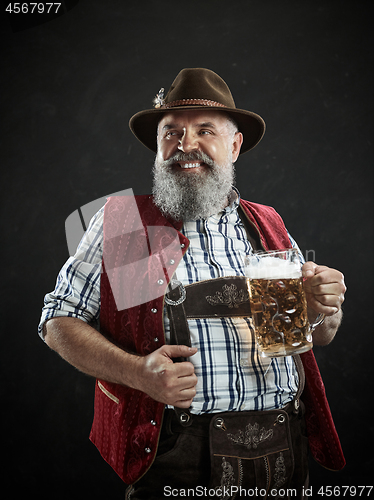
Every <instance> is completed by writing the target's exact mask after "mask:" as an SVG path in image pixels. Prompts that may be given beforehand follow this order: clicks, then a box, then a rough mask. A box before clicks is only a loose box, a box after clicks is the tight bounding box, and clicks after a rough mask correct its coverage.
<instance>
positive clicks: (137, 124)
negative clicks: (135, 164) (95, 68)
mask: <svg viewBox="0 0 374 500" xmlns="http://www.w3.org/2000/svg"><path fill="white" fill-rule="evenodd" d="M188 109H197V110H200V111H202V110H204V111H221V112H225V113H227V114H228V115H230V116H231V118H232V119H233V120H234V121H235V122H236V124H237V125H238V129H239V132H241V133H242V134H243V144H242V147H241V150H240V154H243V153H246V152H247V151H249V150H251V149H253V148H254V147H255V146H256V145H257V144H258V143H259V142H260V141H261V139H262V137H263V135H264V133H265V128H266V127H265V122H264V120H263V119H262V118H261V116H259V115H257V114H256V113H252V112H251V111H246V110H244V109H237V108H222V107H218V106H217V107H215V106H209V107H204V106H175V107H173V108H162V109H148V110H144V111H139V112H138V113H136V114H135V115H133V116H132V117H131V118H130V121H129V126H130V130H131V131H132V133H133V134H134V135H135V137H136V138H137V139H138V140H139V141H140V142H141V143H142V144H144V146H146V147H147V148H148V149H150V150H151V151H153V152H154V153H156V152H157V126H158V123H159V121H160V120H161V118H162V116H163V115H164V114H165V113H173V112H175V111H184V110H188Z"/></svg>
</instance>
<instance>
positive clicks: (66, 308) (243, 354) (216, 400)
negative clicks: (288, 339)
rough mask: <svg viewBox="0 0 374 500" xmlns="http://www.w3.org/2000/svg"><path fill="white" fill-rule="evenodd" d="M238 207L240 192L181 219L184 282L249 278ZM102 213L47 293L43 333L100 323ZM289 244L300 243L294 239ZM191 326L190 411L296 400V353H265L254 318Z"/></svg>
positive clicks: (259, 407) (167, 329)
mask: <svg viewBox="0 0 374 500" xmlns="http://www.w3.org/2000/svg"><path fill="white" fill-rule="evenodd" d="M238 204H239V196H238V197H237V199H236V200H235V201H234V202H233V203H232V204H231V205H230V206H229V207H227V208H226V209H225V210H224V211H222V212H220V213H219V214H216V215H213V216H211V217H209V218H208V219H206V220H205V219H204V220H197V221H186V222H185V223H184V225H183V228H182V232H183V233H184V235H185V236H186V237H187V238H188V239H189V240H190V245H189V248H188V250H187V252H186V254H185V255H184V258H183V259H182V261H181V262H180V264H179V266H178V268H177V272H176V275H177V276H176V278H177V279H178V280H179V281H181V282H182V283H183V284H184V285H188V284H191V283H194V282H196V281H201V280H206V279H212V278H218V277H222V276H233V275H243V276H244V257H245V255H246V254H248V253H250V252H251V251H252V248H251V245H250V243H249V242H248V240H247V236H246V231H245V228H244V225H243V223H242V221H241V219H240V217H239V215H238V212H237V207H238ZM103 215H104V209H103V208H102V209H101V210H100V211H99V212H98V213H97V214H96V215H95V216H94V217H93V219H92V220H91V223H90V225H89V228H88V230H87V231H86V233H85V235H84V236H83V238H82V241H81V242H80V244H79V246H78V249H77V252H76V254H75V255H74V257H70V258H69V259H68V260H67V262H66V263H65V265H64V266H63V268H62V269H61V271H60V273H59V275H58V278H57V283H56V287H55V290H54V291H53V292H51V293H49V294H47V295H46V296H45V299H44V308H43V311H42V317H41V321H40V325H39V334H40V336H41V337H42V336H43V324H44V322H45V321H46V320H48V319H50V318H52V317H56V316H73V317H77V318H80V319H82V320H84V321H86V322H90V323H95V322H97V323H98V322H99V316H100V273H101V260H102V246H103V245H102V244H103ZM290 241H291V244H292V246H294V247H296V248H297V245H296V243H295V241H294V240H293V239H292V238H291V236H290ZM299 253H300V252H299ZM300 256H301V258H302V255H301V253H300ZM174 277H175V276H174ZM164 318H165V335H166V339H167V341H168V340H169V333H170V327H169V320H168V318H167V315H166V314H165V315H164ZM188 323H189V327H190V332H191V343H192V346H194V347H197V348H198V352H197V354H195V355H194V356H193V357H191V358H190V361H191V362H192V363H193V364H194V367H195V373H196V376H197V378H198V383H197V386H196V389H197V394H196V396H195V398H194V400H193V406H192V409H191V411H192V412H193V413H203V412H219V411H230V410H237V411H240V410H270V409H273V408H280V407H283V406H284V405H285V404H287V403H288V402H289V401H291V400H292V399H293V397H294V395H295V394H296V392H297V387H298V375H297V370H296V367H295V364H294V362H293V359H292V357H284V358H262V357H260V356H259V353H258V349H257V347H256V342H255V339H254V331H253V324H252V319H251V318H209V319H195V320H188Z"/></svg>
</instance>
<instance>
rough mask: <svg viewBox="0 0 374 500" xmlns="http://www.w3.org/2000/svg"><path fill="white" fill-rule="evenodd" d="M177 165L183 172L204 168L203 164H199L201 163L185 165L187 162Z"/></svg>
mask: <svg viewBox="0 0 374 500" xmlns="http://www.w3.org/2000/svg"><path fill="white" fill-rule="evenodd" d="M177 165H178V166H179V167H180V168H182V169H183V170H189V169H194V168H199V167H202V166H205V163H201V162H190V163H187V162H180V163H179V162H178V163H177Z"/></svg>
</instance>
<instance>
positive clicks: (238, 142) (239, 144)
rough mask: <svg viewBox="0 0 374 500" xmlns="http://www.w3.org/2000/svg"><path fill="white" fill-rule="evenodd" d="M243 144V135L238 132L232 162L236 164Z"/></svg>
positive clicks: (234, 140) (233, 147) (234, 142)
mask: <svg viewBox="0 0 374 500" xmlns="http://www.w3.org/2000/svg"><path fill="white" fill-rule="evenodd" d="M242 144H243V134H242V133H241V132H236V134H235V135H234V139H233V142H232V162H233V163H235V162H236V160H237V159H238V156H239V153H240V148H241V147H242Z"/></svg>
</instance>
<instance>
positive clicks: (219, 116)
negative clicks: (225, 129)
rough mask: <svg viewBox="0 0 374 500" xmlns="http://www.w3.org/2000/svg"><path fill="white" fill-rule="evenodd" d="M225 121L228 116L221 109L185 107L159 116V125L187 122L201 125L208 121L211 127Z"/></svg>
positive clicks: (177, 124) (180, 124)
mask: <svg viewBox="0 0 374 500" xmlns="http://www.w3.org/2000/svg"><path fill="white" fill-rule="evenodd" d="M227 121H228V118H227V116H226V115H225V113H224V112H222V111H216V110H194V109H188V110H187V109H186V110H184V111H174V112H170V113H166V114H165V115H164V116H163V118H161V120H160V122H159V126H161V127H164V126H168V125H173V126H183V125H185V124H187V123H188V124H192V125H201V124H203V123H204V124H208V123H209V124H210V125H211V126H213V127H218V126H220V125H222V124H224V123H226V122H227Z"/></svg>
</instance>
